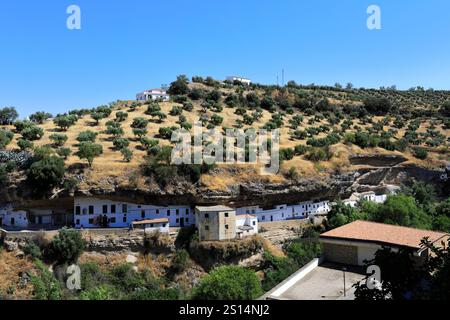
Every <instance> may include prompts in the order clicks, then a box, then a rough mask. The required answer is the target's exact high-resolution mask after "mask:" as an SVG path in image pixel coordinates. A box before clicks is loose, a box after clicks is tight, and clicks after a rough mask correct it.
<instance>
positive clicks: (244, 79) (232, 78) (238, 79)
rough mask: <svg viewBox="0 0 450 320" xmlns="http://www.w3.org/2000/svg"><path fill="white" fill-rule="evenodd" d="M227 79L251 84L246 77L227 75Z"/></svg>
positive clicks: (232, 81)
mask: <svg viewBox="0 0 450 320" xmlns="http://www.w3.org/2000/svg"><path fill="white" fill-rule="evenodd" d="M227 81H229V82H231V83H234V82H240V83H242V84H245V85H247V86H249V85H251V84H252V80H250V79H247V78H242V77H237V76H229V77H227Z"/></svg>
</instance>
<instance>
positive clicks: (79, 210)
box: [75, 206, 81, 216]
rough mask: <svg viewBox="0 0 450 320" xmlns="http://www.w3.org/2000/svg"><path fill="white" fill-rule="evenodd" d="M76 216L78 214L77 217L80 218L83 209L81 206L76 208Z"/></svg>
mask: <svg viewBox="0 0 450 320" xmlns="http://www.w3.org/2000/svg"><path fill="white" fill-rule="evenodd" d="M75 214H76V215H77V216H79V215H80V214H81V207H80V206H76V207H75Z"/></svg>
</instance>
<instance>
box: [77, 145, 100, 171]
mask: <svg viewBox="0 0 450 320" xmlns="http://www.w3.org/2000/svg"><path fill="white" fill-rule="evenodd" d="M101 154H103V147H102V145H100V144H95V143H92V142H82V143H81V144H80V146H79V148H78V153H77V155H78V157H79V158H80V159H86V160H87V162H88V164H89V167H92V163H93V162H94V158H96V157H98V156H100V155H101Z"/></svg>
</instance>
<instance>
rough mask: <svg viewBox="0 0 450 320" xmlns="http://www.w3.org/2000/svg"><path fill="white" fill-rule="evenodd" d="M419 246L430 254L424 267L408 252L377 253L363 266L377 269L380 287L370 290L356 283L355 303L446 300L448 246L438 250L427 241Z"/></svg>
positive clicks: (448, 295)
mask: <svg viewBox="0 0 450 320" xmlns="http://www.w3.org/2000/svg"><path fill="white" fill-rule="evenodd" d="M449 244H450V243H449ZM422 246H423V247H424V248H426V249H427V250H425V251H424V252H427V251H428V252H429V257H428V259H425V260H424V263H423V264H418V263H417V257H415V256H414V252H413V251H411V250H407V249H400V250H398V251H395V252H394V251H391V250H390V249H387V248H385V249H382V250H378V251H377V252H376V253H375V258H374V259H373V261H368V262H367V263H366V265H367V266H369V265H377V266H379V267H380V269H381V270H382V277H381V286H380V288H378V289H375V290H370V289H369V288H367V286H366V285H365V283H364V281H362V282H361V283H358V284H356V285H355V288H356V290H355V297H356V300H449V299H450V246H449V245H446V246H444V247H441V246H440V247H437V246H435V245H434V244H433V243H431V242H430V241H428V240H427V239H423V240H422Z"/></svg>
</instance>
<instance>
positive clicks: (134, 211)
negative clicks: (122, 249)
mask: <svg viewBox="0 0 450 320" xmlns="http://www.w3.org/2000/svg"><path fill="white" fill-rule="evenodd" d="M162 218H166V219H168V223H169V225H170V226H172V227H188V226H191V225H194V224H195V215H194V210H193V209H192V208H191V207H190V206H176V205H173V206H167V207H164V206H153V205H141V204H134V203H129V202H120V201H112V200H106V199H97V198H75V200H74V225H75V228H128V227H131V226H132V223H133V222H136V221H142V220H155V219H162Z"/></svg>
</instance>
